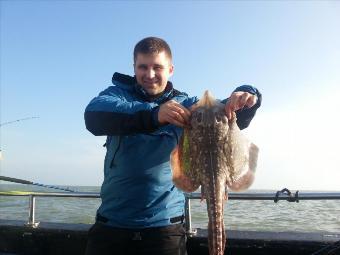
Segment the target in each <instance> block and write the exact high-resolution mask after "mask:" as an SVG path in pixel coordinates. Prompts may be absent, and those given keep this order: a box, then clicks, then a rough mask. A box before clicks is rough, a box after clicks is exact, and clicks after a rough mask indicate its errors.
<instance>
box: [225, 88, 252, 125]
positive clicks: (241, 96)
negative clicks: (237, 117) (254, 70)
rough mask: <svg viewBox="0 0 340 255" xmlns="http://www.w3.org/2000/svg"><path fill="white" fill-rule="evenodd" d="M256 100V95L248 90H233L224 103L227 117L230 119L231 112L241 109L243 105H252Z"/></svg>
mask: <svg viewBox="0 0 340 255" xmlns="http://www.w3.org/2000/svg"><path fill="white" fill-rule="evenodd" d="M256 102H257V96H256V95H252V94H250V93H248V92H243V91H237V92H233V93H232V94H231V95H230V97H229V99H228V101H227V103H226V105H225V113H226V115H227V118H228V119H229V120H230V119H232V116H233V112H235V111H237V110H239V109H242V108H243V107H245V106H246V107H248V108H250V107H252V106H253V105H255V104H256Z"/></svg>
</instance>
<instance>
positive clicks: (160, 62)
mask: <svg viewBox="0 0 340 255" xmlns="http://www.w3.org/2000/svg"><path fill="white" fill-rule="evenodd" d="M134 70H135V75H136V79H137V82H138V84H139V85H141V86H142V87H143V89H144V90H145V91H146V92H147V93H148V94H149V95H150V96H156V95H158V94H160V93H162V92H163V91H164V89H165V87H166V84H167V82H168V79H169V77H170V76H171V75H172V74H173V71H174V67H173V65H172V63H171V61H170V59H169V58H168V57H167V55H166V54H165V52H164V51H162V52H160V53H157V54H142V53H138V54H137V57H136V61H135V64H134Z"/></svg>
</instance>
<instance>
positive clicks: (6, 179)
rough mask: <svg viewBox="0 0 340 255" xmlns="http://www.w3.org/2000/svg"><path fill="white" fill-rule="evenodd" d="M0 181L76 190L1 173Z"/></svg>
mask: <svg viewBox="0 0 340 255" xmlns="http://www.w3.org/2000/svg"><path fill="white" fill-rule="evenodd" d="M0 181H7V182H14V183H20V184H29V185H35V186H40V187H44V188H50V189H58V190H63V191H69V192H75V191H74V190H72V189H69V188H62V187H59V186H54V185H45V184H41V183H37V182H31V181H27V180H23V179H17V178H12V177H7V176H1V175H0Z"/></svg>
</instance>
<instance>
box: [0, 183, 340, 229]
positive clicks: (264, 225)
mask: <svg viewBox="0 0 340 255" xmlns="http://www.w3.org/2000/svg"><path fill="white" fill-rule="evenodd" d="M68 188H70V189H73V190H75V191H78V192H99V191H100V187H93V186H91V187H84V186H71V187H68ZM1 191H35V192H42V191H43V192H46V191H48V192H56V190H50V189H46V188H41V187H36V186H32V185H19V184H18V185H17V184H2V183H0V192H1ZM248 192H271V193H273V192H275V191H273V190H248V191H247V193H248ZM313 192H315V191H313ZM100 202H101V201H100V199H99V198H98V199H97V198H57V197H49V198H45V197H37V198H36V214H35V219H36V221H39V222H60V223H85V224H93V223H94V219H95V214H96V210H97V208H98V207H99V205H100ZM28 206H29V201H28V197H26V196H25V197H19V196H1V195H0V219H9V220H23V221H27V220H28ZM224 212H225V213H224V220H225V225H226V229H227V230H249V231H275V232H285V231H295V232H332V233H334V232H336V233H340V200H300V201H299V203H296V202H287V201H284V200H281V201H279V202H278V203H274V201H245V200H229V201H228V202H226V203H225V208H224ZM191 214H192V227H193V228H207V224H208V216H207V209H206V202H205V201H200V200H199V199H198V200H191Z"/></svg>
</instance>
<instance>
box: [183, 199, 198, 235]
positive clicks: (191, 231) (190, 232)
mask: <svg viewBox="0 0 340 255" xmlns="http://www.w3.org/2000/svg"><path fill="white" fill-rule="evenodd" d="M185 231H186V233H187V235H189V236H193V235H195V234H196V233H197V230H196V229H192V228H191V208H190V197H188V196H185Z"/></svg>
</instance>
